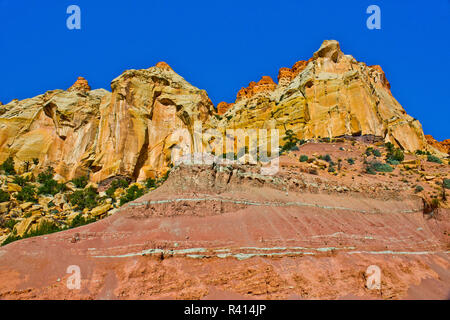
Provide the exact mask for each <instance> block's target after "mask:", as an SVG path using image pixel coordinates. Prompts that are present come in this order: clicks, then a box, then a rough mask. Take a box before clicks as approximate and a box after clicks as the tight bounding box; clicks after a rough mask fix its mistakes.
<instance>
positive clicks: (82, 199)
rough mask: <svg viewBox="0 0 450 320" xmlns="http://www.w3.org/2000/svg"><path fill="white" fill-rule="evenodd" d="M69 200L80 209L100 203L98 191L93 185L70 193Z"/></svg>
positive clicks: (93, 206) (89, 207)
mask: <svg viewBox="0 0 450 320" xmlns="http://www.w3.org/2000/svg"><path fill="white" fill-rule="evenodd" d="M69 202H70V204H71V205H73V206H77V208H78V209H79V210H83V209H85V208H88V209H92V208H95V207H96V206H97V205H98V193H97V190H96V189H94V188H93V187H89V188H87V189H83V190H77V191H74V192H73V193H72V194H70V195H69Z"/></svg>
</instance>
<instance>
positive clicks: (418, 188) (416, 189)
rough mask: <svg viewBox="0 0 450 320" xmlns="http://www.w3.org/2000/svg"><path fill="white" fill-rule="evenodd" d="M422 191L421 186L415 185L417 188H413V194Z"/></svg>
mask: <svg viewBox="0 0 450 320" xmlns="http://www.w3.org/2000/svg"><path fill="white" fill-rule="evenodd" d="M422 191H423V187H422V186H419V185H417V186H416V187H415V188H414V192H415V193H419V192H422Z"/></svg>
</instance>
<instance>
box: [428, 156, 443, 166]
mask: <svg viewBox="0 0 450 320" xmlns="http://www.w3.org/2000/svg"><path fill="white" fill-rule="evenodd" d="M427 161H428V162H434V163H439V164H442V160H441V159H439V158H438V157H436V156H433V155H431V154H430V155H428V156H427Z"/></svg>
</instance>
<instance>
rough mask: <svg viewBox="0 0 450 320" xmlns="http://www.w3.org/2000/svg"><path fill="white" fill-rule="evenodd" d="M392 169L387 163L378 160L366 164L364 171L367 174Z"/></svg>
mask: <svg viewBox="0 0 450 320" xmlns="http://www.w3.org/2000/svg"><path fill="white" fill-rule="evenodd" d="M393 170H394V169H393V168H392V167H391V166H390V165H388V164H387V163H381V162H379V161H371V162H368V163H367V164H366V167H365V171H366V173H368V174H375V173H376V172H392V171H393Z"/></svg>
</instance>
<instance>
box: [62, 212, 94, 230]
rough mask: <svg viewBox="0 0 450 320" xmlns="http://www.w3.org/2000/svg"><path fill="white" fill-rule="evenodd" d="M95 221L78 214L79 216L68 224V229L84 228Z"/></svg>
mask: <svg viewBox="0 0 450 320" xmlns="http://www.w3.org/2000/svg"><path fill="white" fill-rule="evenodd" d="M95 221H97V219H96V218H94V217H90V218H87V219H86V218H85V217H83V215H82V214H81V213H80V214H79V215H77V216H76V217H75V218H74V219H73V220H72V221H71V223H70V225H69V228H77V227H81V226H84V225H85V224H89V223H92V222H95Z"/></svg>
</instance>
